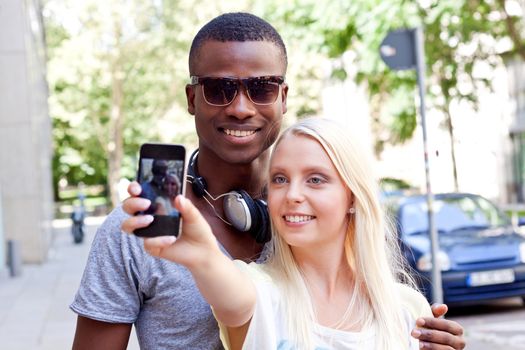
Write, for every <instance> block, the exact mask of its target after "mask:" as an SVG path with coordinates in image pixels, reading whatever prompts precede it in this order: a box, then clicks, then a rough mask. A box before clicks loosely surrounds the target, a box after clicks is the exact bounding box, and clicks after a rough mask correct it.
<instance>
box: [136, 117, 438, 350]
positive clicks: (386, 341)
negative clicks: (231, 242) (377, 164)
mask: <svg viewBox="0 0 525 350" xmlns="http://www.w3.org/2000/svg"><path fill="white" fill-rule="evenodd" d="M370 159H371V157H370V156H368V155H367V152H365V150H364V149H363V148H360V147H359V146H358V145H357V144H356V142H355V137H353V136H352V134H351V133H350V130H347V129H345V128H343V127H342V126H341V125H339V124H338V123H336V122H334V121H330V120H326V119H319V118H316V119H307V120H303V121H300V122H298V123H297V124H295V125H293V126H292V127H290V128H288V129H287V130H286V131H285V132H284V133H283V134H282V135H281V136H280V138H279V140H278V141H277V143H276V146H275V149H274V151H273V154H272V157H271V160H270V168H269V182H268V183H269V185H268V208H269V212H270V217H271V220H272V225H273V233H274V236H273V244H272V249H271V251H270V252H269V257H268V260H267V262H266V263H264V264H259V265H257V264H254V263H251V264H249V265H247V264H245V263H243V262H240V261H236V262H232V261H231V260H230V259H229V258H228V257H227V256H226V255H224V254H223V252H222V251H221V249H220V247H219V245H218V244H217V240H216V239H215V237H214V235H213V234H212V232H211V229H210V226H209V225H208V224H207V223H206V221H205V220H204V218H203V217H202V216H201V214H200V213H199V212H198V210H197V209H196V208H195V207H194V206H193V204H192V203H191V202H190V201H188V200H187V199H184V198H183V197H181V196H179V197H177V201H176V205H177V207H178V209H179V210H180V212H181V214H182V216H183V218H184V230H183V234H182V236H181V237H180V238H179V239H178V240H177V242H175V241H174V238H172V237H158V238H152V239H146V240H145V248H146V250H147V251H148V252H149V253H150V254H152V255H154V256H158V257H162V258H165V259H169V260H172V261H174V262H177V263H179V264H183V265H185V266H186V267H187V268H188V269H189V270H190V272H191V273H192V275H193V278H194V279H195V282H196V284H197V286H198V288H199V289H200V291H201V293H202V295H203V296H204V297H205V299H206V300H207V301H208V302H209V304H210V305H211V306H212V308H213V310H214V314H215V316H216V318H217V320H218V321H219V324H220V328H221V339H222V341H223V344H224V345H225V347H226V348H229V349H272V350H274V349H280V350H291V349H418V348H419V346H418V342H417V340H416V339H414V338H412V337H411V336H410V330H411V329H412V328H413V327H414V324H415V320H416V319H417V318H418V317H421V316H430V315H431V310H430V307H429V305H428V303H427V302H426V300H425V298H424V297H423V296H422V295H421V294H419V293H418V292H416V291H415V290H414V289H412V288H411V286H407V285H403V284H401V283H400V282H399V281H398V279H399V278H400V276H402V275H403V269H402V264H401V258H400V255H399V252H398V250H397V248H396V244H395V238H394V236H393V234H392V231H391V230H390V229H389V226H388V225H387V224H386V222H385V219H384V214H383V211H382V209H381V206H380V203H379V202H378V187H377V184H376V181H375V180H374V177H373V175H372V172H371V171H372V169H371V166H370V164H369V163H370ZM404 280H406V279H404Z"/></svg>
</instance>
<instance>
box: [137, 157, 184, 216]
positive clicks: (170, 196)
mask: <svg viewBox="0 0 525 350" xmlns="http://www.w3.org/2000/svg"><path fill="white" fill-rule="evenodd" d="M140 171H141V173H140V176H139V183H140V185H141V187H142V192H141V195H140V196H141V197H144V198H147V199H149V200H150V201H151V206H150V207H149V208H148V210H146V211H145V212H144V214H151V215H166V216H176V217H178V216H179V212H178V210H177V209H175V206H174V203H175V197H177V195H179V194H181V193H182V184H183V182H182V181H183V175H184V161H183V160H174V159H157V158H142V159H141V160H140Z"/></svg>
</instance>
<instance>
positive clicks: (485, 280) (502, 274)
mask: <svg viewBox="0 0 525 350" xmlns="http://www.w3.org/2000/svg"><path fill="white" fill-rule="evenodd" d="M514 279H515V276H514V270H512V269H505V270H493V271H483V272H473V273H471V274H470V275H469V276H468V277H467V285H468V286H471V287H477V286H488V285H491V284H502V283H512V282H514Z"/></svg>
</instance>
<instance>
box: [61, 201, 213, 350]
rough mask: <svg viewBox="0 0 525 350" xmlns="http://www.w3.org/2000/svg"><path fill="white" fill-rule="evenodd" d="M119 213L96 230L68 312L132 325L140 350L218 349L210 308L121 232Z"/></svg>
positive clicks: (175, 271) (184, 277) (188, 282)
mask: <svg viewBox="0 0 525 350" xmlns="http://www.w3.org/2000/svg"><path fill="white" fill-rule="evenodd" d="M126 217H127V214H126V213H124V211H123V210H122V208H121V207H118V208H116V209H115V210H113V212H111V214H110V215H109V216H108V218H107V219H106V220H105V221H104V223H103V224H102V226H101V227H100V228H99V229H98V231H97V234H96V236H95V239H94V241H93V245H92V247H91V251H90V253H89V258H88V261H87V264H86V268H85V270H84V275H83V276H82V281H81V283H80V287H79V290H78V292H77V294H76V296H75V299H74V301H73V303H72V304H71V305H70V308H71V309H72V310H73V311H74V312H76V313H77V314H79V315H81V316H84V317H87V318H91V319H94V320H98V321H104V322H110V323H134V324H135V328H136V333H137V338H138V341H139V344H140V347H141V349H184V350H186V349H222V345H221V342H220V340H219V330H218V327H217V322H216V321H215V319H214V317H213V315H212V312H211V309H210V306H209V305H208V304H207V303H206V301H205V300H204V299H203V297H202V296H201V294H200V292H199V290H198V289H197V286H196V285H195V282H194V280H193V277H192V276H191V274H190V272H189V271H188V270H187V269H186V268H185V267H183V266H181V265H178V264H175V263H172V262H169V261H166V260H162V259H158V258H155V257H152V256H150V255H149V254H148V253H146V251H144V249H143V244H142V240H141V239H140V238H137V237H135V236H133V235H129V234H126V233H124V232H122V231H121V228H120V225H121V223H122V221H123V220H124V219H125V218H126Z"/></svg>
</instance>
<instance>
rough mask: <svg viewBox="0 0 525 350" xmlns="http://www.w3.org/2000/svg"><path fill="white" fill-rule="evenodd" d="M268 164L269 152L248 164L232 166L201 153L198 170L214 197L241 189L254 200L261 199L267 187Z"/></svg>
mask: <svg viewBox="0 0 525 350" xmlns="http://www.w3.org/2000/svg"><path fill="white" fill-rule="evenodd" d="M211 159H213V161H211ZM268 162H269V151H266V152H264V153H263V154H262V155H261V156H260V157H258V158H257V159H255V160H254V161H252V162H251V163H248V164H231V163H227V162H224V161H221V160H220V159H217V157H216V155H208V154H206V152H202V153H201V152H199V155H198V159H197V169H198V173H199V175H200V176H201V177H203V178H204V179H205V180H206V183H207V187H208V188H207V190H208V192H209V193H210V194H211V195H212V196H214V197H216V196H218V195H220V194H223V193H226V192H229V191H231V190H234V189H237V190H239V189H241V190H244V191H246V192H248V194H249V195H250V196H252V197H254V198H261V197H262V196H263V192H264V188H265V186H266V180H267V176H266V174H267V172H268Z"/></svg>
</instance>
